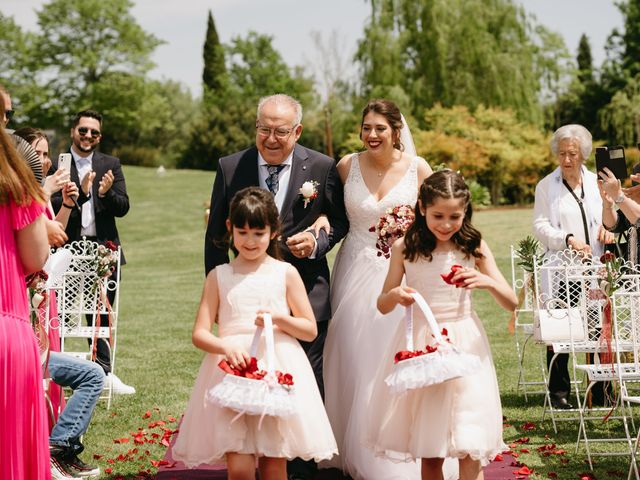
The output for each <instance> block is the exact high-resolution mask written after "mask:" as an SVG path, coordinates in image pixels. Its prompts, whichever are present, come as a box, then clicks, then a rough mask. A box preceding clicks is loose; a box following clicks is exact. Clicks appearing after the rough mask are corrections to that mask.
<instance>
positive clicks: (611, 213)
mask: <svg viewBox="0 0 640 480" xmlns="http://www.w3.org/2000/svg"><path fill="white" fill-rule="evenodd" d="M634 171H635V169H634ZM598 177H599V178H598V187H599V190H600V196H601V198H602V224H603V225H604V226H605V228H606V229H607V230H609V231H610V232H613V233H617V234H621V235H625V234H626V232H629V234H628V237H627V244H626V245H627V248H626V249H624V250H623V251H622V252H621V253H622V255H623V256H624V257H625V259H626V260H628V261H630V262H631V263H634V264H636V263H638V258H640V257H639V256H638V254H639V253H640V252H639V251H638V220H640V204H638V202H637V201H636V200H634V199H633V198H632V197H633V196H634V194H635V190H638V186H632V187H631V188H630V189H626V188H622V182H621V181H620V180H619V179H618V178H616V176H615V175H614V174H613V172H612V171H611V170H609V169H608V168H604V169H603V170H602V171H600V172H598ZM634 177H635V179H634ZM637 177H638V175H637V174H634V175H632V176H631V180H634V181H635V180H640V179H639V178H637ZM632 226H634V227H635V228H633V229H631V227H632ZM630 229H631V230H630Z"/></svg>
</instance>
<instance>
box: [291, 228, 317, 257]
mask: <svg viewBox="0 0 640 480" xmlns="http://www.w3.org/2000/svg"><path fill="white" fill-rule="evenodd" d="M287 247H289V250H290V251H291V253H292V254H293V255H294V256H295V257H297V258H306V257H308V256H309V255H311V254H312V253H313V249H314V248H315V247H316V239H315V238H314V236H313V233H312V232H300V233H296V234H295V235H293V236H291V237H289V238H288V239H287Z"/></svg>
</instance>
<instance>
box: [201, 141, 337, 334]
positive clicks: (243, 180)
mask: <svg viewBox="0 0 640 480" xmlns="http://www.w3.org/2000/svg"><path fill="white" fill-rule="evenodd" d="M306 181H315V182H317V183H318V187H317V190H318V197H317V198H316V199H314V200H312V201H311V202H310V203H309V204H308V205H307V207H306V208H305V206H304V199H303V198H302V195H300V193H299V189H300V187H301V186H302V184H303V183H304V182H306ZM259 185H260V182H259V177H258V149H257V148H256V147H255V146H254V147H251V148H249V149H247V150H244V151H241V152H238V153H234V154H233V155H229V156H227V157H223V158H221V159H220V160H219V162H218V170H217V173H216V178H215V181H214V183H213V191H212V193H211V213H210V215H209V223H208V225H207V233H206V236H205V245H204V262H205V271H206V273H209V271H211V270H212V269H213V268H215V267H216V266H217V265H220V264H222V263H228V262H229V251H228V249H226V248H224V247H222V246H220V243H221V240H222V239H223V238H224V236H225V233H226V231H227V228H226V225H225V221H226V219H227V218H228V216H229V203H230V202H231V199H232V198H233V196H234V195H235V193H236V192H238V191H239V190H241V189H243V188H246V187H250V186H259ZM322 213H324V214H326V215H327V217H328V218H329V222H330V223H331V232H330V233H329V235H327V234H326V233H325V232H324V231H321V233H320V236H319V237H318V239H317V242H318V250H317V254H316V258H315V259H309V258H304V259H298V258H296V257H294V256H293V255H292V254H291V252H290V251H289V249H288V248H287V246H286V244H285V243H284V242H285V241H286V239H287V238H288V237H290V236H292V235H294V234H296V233H299V232H301V231H303V230H305V229H307V228H308V227H309V226H311V225H312V224H313V222H314V221H315V220H316V219H317V218H318V217H319V216H320V214H322ZM280 220H281V223H282V227H281V238H282V243H281V245H280V247H281V248H280V251H281V254H282V257H283V259H284V260H285V261H286V262H289V263H291V264H292V265H293V266H294V267H296V269H297V270H298V272H300V276H301V277H302V280H303V282H304V284H305V287H306V289H307V293H308V295H309V300H310V301H311V306H312V307H313V313H314V315H315V317H316V320H317V321H318V322H323V321H327V320H329V319H330V318H331V306H330V305H329V266H328V264H327V259H326V257H325V255H326V254H327V252H328V251H329V250H330V249H331V248H332V247H333V246H334V245H335V244H336V243H337V242H339V241H340V240H341V239H342V237H344V236H345V235H346V233H347V230H348V229H349V222H348V221H347V217H346V214H345V208H344V198H343V191H342V182H341V181H340V177H339V176H338V171H337V169H336V162H335V160H333V159H332V158H330V157H328V156H326V155H323V154H321V153H318V152H316V151H314V150H310V149H308V148H305V147H303V146H302V145H298V144H296V145H295V147H294V150H293V160H292V162H291V176H290V178H289V186H288V189H287V194H286V196H285V199H284V203H283V205H282V209H281V211H280Z"/></svg>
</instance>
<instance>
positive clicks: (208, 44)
mask: <svg viewBox="0 0 640 480" xmlns="http://www.w3.org/2000/svg"><path fill="white" fill-rule="evenodd" d="M202 57H203V60H204V68H203V70H202V83H203V86H204V89H205V93H206V92H207V91H216V90H220V89H221V88H222V87H223V84H224V76H225V74H226V68H225V65H224V49H223V48H222V45H221V44H220V39H219V38H218V32H217V31H216V24H215V23H214V21H213V15H211V10H209V19H208V20H207V35H206V37H205V40H204V47H203V51H202Z"/></svg>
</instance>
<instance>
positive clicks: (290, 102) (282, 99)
mask: <svg viewBox="0 0 640 480" xmlns="http://www.w3.org/2000/svg"><path fill="white" fill-rule="evenodd" d="M267 103H275V104H277V105H286V106H288V107H290V108H292V109H293V110H294V111H295V113H296V118H295V123H294V125H298V124H300V123H302V105H300V102H299V101H298V100H296V99H295V98H293V97H290V96H289V95H285V94H284V93H276V94H275V95H269V96H267V97H262V98H261V99H260V101H259V102H258V111H257V113H256V118H260V111H261V110H262V107H264V106H265V105H266V104H267Z"/></svg>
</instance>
